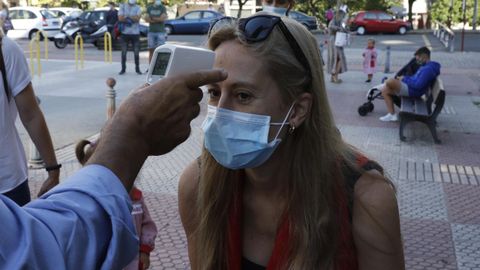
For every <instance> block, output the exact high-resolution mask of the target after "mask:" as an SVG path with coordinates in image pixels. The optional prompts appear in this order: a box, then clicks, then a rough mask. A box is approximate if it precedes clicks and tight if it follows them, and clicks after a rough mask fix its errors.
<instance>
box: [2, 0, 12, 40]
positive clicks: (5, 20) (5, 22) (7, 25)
mask: <svg viewBox="0 0 480 270" xmlns="http://www.w3.org/2000/svg"><path fill="white" fill-rule="evenodd" d="M0 29H2V30H3V33H4V34H5V35H7V32H8V30H12V29H13V26H12V22H11V21H10V18H9V16H8V4H7V3H6V2H5V1H4V0H0Z"/></svg>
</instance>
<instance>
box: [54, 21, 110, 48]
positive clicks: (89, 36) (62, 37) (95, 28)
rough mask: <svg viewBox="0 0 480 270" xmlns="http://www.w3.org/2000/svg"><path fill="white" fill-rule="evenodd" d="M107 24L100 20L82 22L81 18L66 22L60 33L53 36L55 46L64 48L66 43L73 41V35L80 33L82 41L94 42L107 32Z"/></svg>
mask: <svg viewBox="0 0 480 270" xmlns="http://www.w3.org/2000/svg"><path fill="white" fill-rule="evenodd" d="M107 31H108V30H107V25H106V24H105V23H104V22H103V21H101V20H97V21H91V22H88V23H83V22H82V21H81V20H72V21H69V22H67V23H66V24H65V25H64V26H63V27H62V29H61V31H60V33H58V34H56V35H55V37H54V44H55V47H57V48H59V49H64V48H65V47H67V45H68V44H69V43H70V44H73V43H75V37H77V35H81V36H82V39H83V42H84V43H93V44H96V42H97V40H98V39H99V38H103V36H104V35H105V33H106V32H107Z"/></svg>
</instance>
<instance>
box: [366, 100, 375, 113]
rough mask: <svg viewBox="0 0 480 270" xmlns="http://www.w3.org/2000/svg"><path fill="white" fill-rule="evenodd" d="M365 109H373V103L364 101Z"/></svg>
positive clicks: (370, 110) (369, 110)
mask: <svg viewBox="0 0 480 270" xmlns="http://www.w3.org/2000/svg"><path fill="white" fill-rule="evenodd" d="M365 105H366V107H367V109H368V112H373V109H374V108H375V106H374V105H373V103H372V102H367V103H365Z"/></svg>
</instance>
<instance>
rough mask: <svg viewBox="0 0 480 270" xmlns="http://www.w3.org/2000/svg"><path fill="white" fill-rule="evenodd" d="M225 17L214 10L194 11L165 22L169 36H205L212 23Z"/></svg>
mask: <svg viewBox="0 0 480 270" xmlns="http://www.w3.org/2000/svg"><path fill="white" fill-rule="evenodd" d="M223 16H224V15H223V14H221V13H219V12H216V11H212V10H193V11H190V12H187V13H185V14H184V15H183V16H180V17H178V18H175V19H172V20H166V21H165V31H166V32H167V34H205V33H207V32H208V28H209V27H210V22H211V21H212V20H214V19H217V18H221V17H223Z"/></svg>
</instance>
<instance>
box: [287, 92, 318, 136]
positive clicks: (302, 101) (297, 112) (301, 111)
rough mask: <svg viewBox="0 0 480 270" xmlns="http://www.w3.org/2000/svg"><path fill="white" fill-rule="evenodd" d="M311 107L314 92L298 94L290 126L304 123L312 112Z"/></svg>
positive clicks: (296, 126)
mask: <svg viewBox="0 0 480 270" xmlns="http://www.w3.org/2000/svg"><path fill="white" fill-rule="evenodd" d="M311 107H312V94H310V93H302V94H301V95H300V96H298V98H297V100H296V101H295V105H294V107H293V109H292V113H291V114H290V119H289V120H288V121H289V123H290V126H294V127H295V128H298V127H299V126H300V125H302V124H303V121H305V119H306V118H307V116H308V115H309V114H310V109H311Z"/></svg>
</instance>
